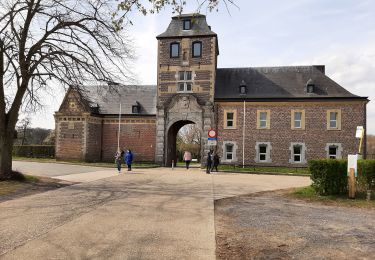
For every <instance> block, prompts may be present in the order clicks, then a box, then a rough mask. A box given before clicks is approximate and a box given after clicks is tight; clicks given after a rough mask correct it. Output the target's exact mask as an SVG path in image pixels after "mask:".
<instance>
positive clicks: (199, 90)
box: [155, 14, 219, 166]
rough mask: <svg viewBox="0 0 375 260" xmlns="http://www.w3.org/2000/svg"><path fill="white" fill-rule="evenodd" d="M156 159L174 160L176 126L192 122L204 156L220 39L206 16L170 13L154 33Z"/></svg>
mask: <svg viewBox="0 0 375 260" xmlns="http://www.w3.org/2000/svg"><path fill="white" fill-rule="evenodd" d="M156 38H157V40H158V61H157V66H158V67H157V74H158V79H157V127H156V151H155V153H156V154H155V155H156V156H155V158H156V162H158V163H160V164H164V165H166V166H170V165H171V163H172V160H174V161H175V162H176V135H177V133H178V130H179V129H180V128H181V127H182V126H184V125H186V124H191V123H194V124H196V125H197V126H198V127H199V129H201V137H202V138H201V139H202V143H201V154H202V157H201V159H202V160H204V158H205V157H204V156H205V155H206V154H207V152H208V150H209V149H210V147H208V146H207V138H206V133H207V131H208V130H209V129H210V128H211V127H215V126H214V122H215V120H214V91H215V74H216V66H217V55H218V54H219V50H218V40H217V35H216V33H214V32H213V31H211V28H210V26H208V24H207V21H206V17H205V16H204V15H201V14H185V15H179V16H175V17H172V21H171V23H170V24H169V26H168V29H167V30H166V31H165V32H164V33H162V34H160V35H158V36H157V37H156Z"/></svg>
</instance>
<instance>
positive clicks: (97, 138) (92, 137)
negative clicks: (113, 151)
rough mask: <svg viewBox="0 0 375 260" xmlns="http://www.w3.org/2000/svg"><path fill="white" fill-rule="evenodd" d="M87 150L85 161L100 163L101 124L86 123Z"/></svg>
mask: <svg viewBox="0 0 375 260" xmlns="http://www.w3.org/2000/svg"><path fill="white" fill-rule="evenodd" d="M86 143H87V148H86V149H87V150H86V161H92V162H96V161H100V156H101V150H102V125H101V123H93V122H91V123H88V125H87V141H86Z"/></svg>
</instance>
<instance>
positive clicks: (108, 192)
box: [0, 168, 310, 259]
mask: <svg viewBox="0 0 375 260" xmlns="http://www.w3.org/2000/svg"><path fill="white" fill-rule="evenodd" d="M109 171H110V172H111V174H112V172H113V171H111V170H109ZM97 172H102V171H101V170H100V171H97ZM90 174H91V175H95V172H91V173H90ZM69 176H74V174H71V175H69ZM309 183H310V180H309V179H308V178H306V177H292V176H267V175H244V174H218V175H215V174H213V175H207V174H205V173H203V172H202V171H201V170H199V169H192V170H189V171H186V170H184V169H175V170H173V171H172V170H170V169H165V168H157V169H144V170H140V169H139V170H135V171H133V172H132V173H130V174H128V173H126V174H123V175H120V176H113V177H108V178H104V179H98V180H94V181H90V182H85V183H81V184H77V185H72V186H69V187H66V188H61V189H58V190H54V191H49V192H45V193H42V194H37V195H33V196H28V197H24V198H20V199H16V200H12V201H7V202H3V203H0V226H1V227H2V228H1V229H0V258H4V259H51V258H53V259H88V258H89V259H107V258H110V259H215V246H216V244H215V225H214V199H215V198H223V197H228V196H229V197H230V196H234V195H239V194H246V193H252V192H257V191H262V190H272V189H281V188H288V187H294V186H306V185H308V184H309Z"/></svg>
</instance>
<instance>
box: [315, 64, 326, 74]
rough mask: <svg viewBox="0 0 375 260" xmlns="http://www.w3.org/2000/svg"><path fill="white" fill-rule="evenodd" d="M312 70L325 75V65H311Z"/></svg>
mask: <svg viewBox="0 0 375 260" xmlns="http://www.w3.org/2000/svg"><path fill="white" fill-rule="evenodd" d="M313 67H314V68H316V69H317V70H319V71H320V72H321V73H323V74H326V66H325V65H313Z"/></svg>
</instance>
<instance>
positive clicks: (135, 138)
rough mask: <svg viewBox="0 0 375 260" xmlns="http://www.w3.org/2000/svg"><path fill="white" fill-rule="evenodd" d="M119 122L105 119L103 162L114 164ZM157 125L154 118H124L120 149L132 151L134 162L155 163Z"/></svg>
mask: <svg viewBox="0 0 375 260" xmlns="http://www.w3.org/2000/svg"><path fill="white" fill-rule="evenodd" d="M117 132H118V120H115V119H112V120H109V119H105V120H104V124H103V139H102V140H103V145H102V154H103V158H102V160H103V161H109V162H112V161H113V160H114V155H115V153H116V151H117ZM155 135H156V123H155V118H154V117H147V118H134V117H133V118H123V119H122V124H121V135H120V147H121V148H122V149H124V150H126V149H131V150H132V152H133V153H134V161H137V162H141V161H144V162H153V161H155V142H156V137H155Z"/></svg>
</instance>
